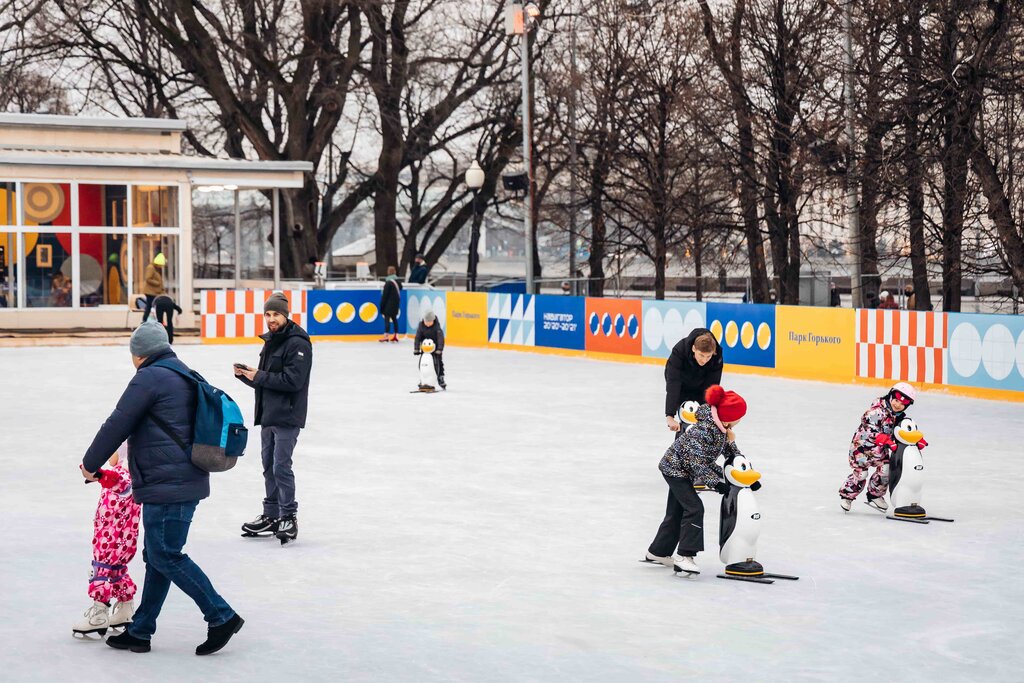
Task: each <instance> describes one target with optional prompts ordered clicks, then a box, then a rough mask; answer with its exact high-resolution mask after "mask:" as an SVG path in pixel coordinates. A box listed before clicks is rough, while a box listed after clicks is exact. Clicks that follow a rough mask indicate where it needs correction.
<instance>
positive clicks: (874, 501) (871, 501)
mask: <svg viewBox="0 0 1024 683" xmlns="http://www.w3.org/2000/svg"><path fill="white" fill-rule="evenodd" d="M868 505H870V506H871V507H873V508H875V509H877V510H881V511H882V512H885V511H886V510H888V509H889V504H888V503H886V502H885V498H868Z"/></svg>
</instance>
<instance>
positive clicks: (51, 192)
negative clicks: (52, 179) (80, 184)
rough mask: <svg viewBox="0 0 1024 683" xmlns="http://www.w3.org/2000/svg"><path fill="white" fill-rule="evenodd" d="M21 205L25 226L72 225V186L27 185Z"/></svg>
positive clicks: (24, 187)
mask: <svg viewBox="0 0 1024 683" xmlns="http://www.w3.org/2000/svg"><path fill="white" fill-rule="evenodd" d="M21 203H22V205H21V213H22V216H23V217H24V218H25V225H58V226H61V227H63V226H70V225H71V186H70V185H69V184H67V183H25V184H24V186H23V189H22V195H21Z"/></svg>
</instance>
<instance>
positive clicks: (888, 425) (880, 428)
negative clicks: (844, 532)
mask: <svg viewBox="0 0 1024 683" xmlns="http://www.w3.org/2000/svg"><path fill="white" fill-rule="evenodd" d="M914 397H915V392H914V387H912V386H911V385H909V384H907V383H906V382H900V383H899V384H896V385H895V386H894V387H893V388H892V389H890V390H889V392H888V393H887V394H886V395H885V396H882V397H881V398H878V399H876V400H875V401H874V403H872V404H871V407H870V408H868V410H867V412H866V413H864V416H863V417H861V419H860V427H858V428H857V432H856V433H855V434H854V435H853V443H852V444H850V455H849V460H850V468H851V469H852V470H853V472H851V473H850V476H848V477H847V478H846V481H845V482H844V483H843V486H842V488H840V489H839V503H840V505H841V506H842V508H843V509H844V510H846V511H849V510H850V507H852V503H853V501H854V499H856V498H857V496H858V495H860V492H861V491H863V490H864V483H865V482H867V485H868V504H869V505H872V506H874V507H876V508H878V509H879V510H885V509H886V508H888V504H887V503H886V502H885V498H884V497H883V496H885V489H886V486H887V485H888V483H889V475H888V466H889V454H890V453H891V450H890V449H889V445H890V444H892V443H894V442H893V439H892V432H893V429H895V427H896V423H897V422H899V420H900V419H901V418H902V417H903V412H904V411H905V410H906V409H907V408H909V407H910V405H911V404H912V403H913V402H914ZM872 467H873V468H875V471H874V473H872V475H871V479H870V480H869V479H868V470H869V469H870V468H872Z"/></svg>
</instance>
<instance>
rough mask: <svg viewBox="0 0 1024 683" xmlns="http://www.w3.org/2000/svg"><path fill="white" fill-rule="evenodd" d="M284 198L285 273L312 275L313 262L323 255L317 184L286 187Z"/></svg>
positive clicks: (282, 232) (291, 275) (282, 270)
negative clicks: (317, 227) (319, 236)
mask: <svg viewBox="0 0 1024 683" xmlns="http://www.w3.org/2000/svg"><path fill="white" fill-rule="evenodd" d="M281 199H282V200H283V201H282V202H281V204H282V208H283V209H284V210H283V211H281V215H280V220H281V226H280V233H281V256H280V259H281V276H282V277H284V278H289V279H296V278H303V279H309V278H312V276H313V267H312V263H313V262H314V261H317V260H319V259H320V257H321V255H322V254H321V249H320V245H318V244H317V239H316V234H317V233H316V225H317V216H316V214H317V211H316V186H315V185H313V183H312V181H307V182H306V184H305V185H303V186H302V187H301V188H297V189H282V190H281Z"/></svg>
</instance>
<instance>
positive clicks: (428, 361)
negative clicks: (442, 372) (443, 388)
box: [420, 353, 437, 387]
mask: <svg viewBox="0 0 1024 683" xmlns="http://www.w3.org/2000/svg"><path fill="white" fill-rule="evenodd" d="M420 384H421V385H422V386H425V387H436V386H437V372H436V371H435V370H434V357H433V356H432V355H431V354H429V353H424V354H420Z"/></svg>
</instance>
